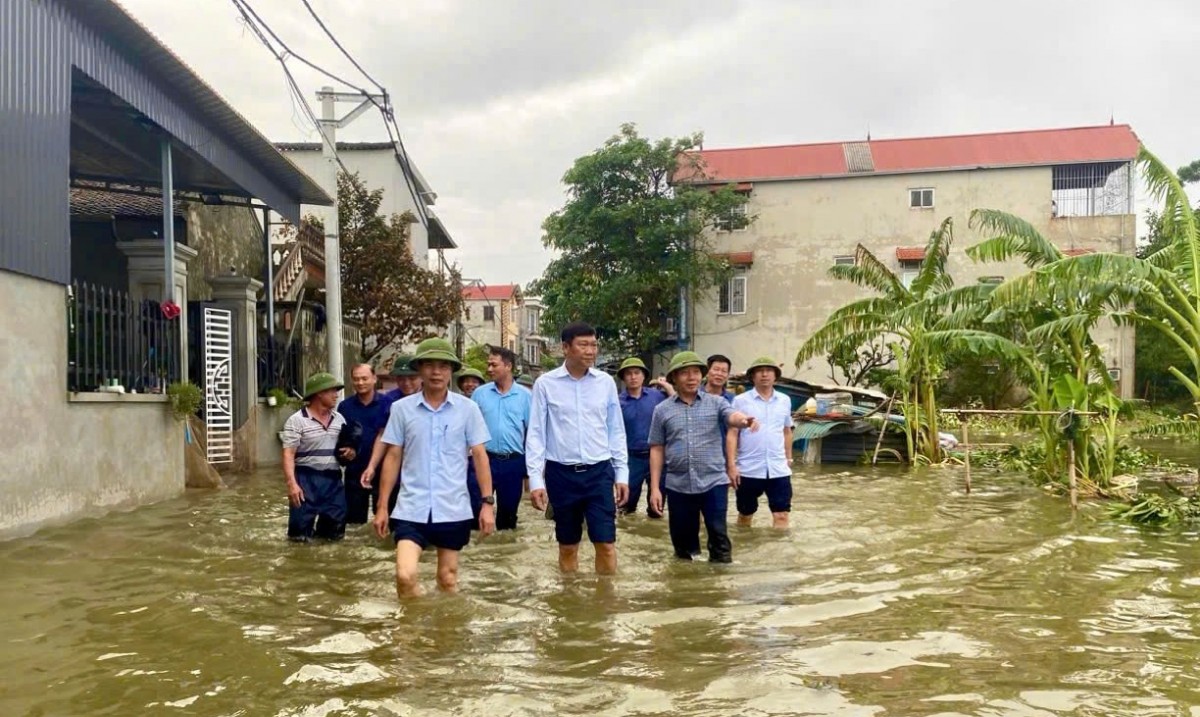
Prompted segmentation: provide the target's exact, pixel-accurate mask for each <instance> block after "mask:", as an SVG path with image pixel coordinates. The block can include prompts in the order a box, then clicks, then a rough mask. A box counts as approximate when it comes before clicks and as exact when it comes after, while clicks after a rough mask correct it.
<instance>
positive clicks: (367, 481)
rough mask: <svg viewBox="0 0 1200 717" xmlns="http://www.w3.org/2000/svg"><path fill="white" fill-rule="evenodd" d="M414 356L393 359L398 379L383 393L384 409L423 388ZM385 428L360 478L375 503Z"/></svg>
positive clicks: (390, 502)
mask: <svg viewBox="0 0 1200 717" xmlns="http://www.w3.org/2000/svg"><path fill="white" fill-rule="evenodd" d="M411 363H412V357H411V356H408V355H406V354H400V355H399V356H397V357H396V358H395V360H393V361H392V371H391V374H392V378H394V379H396V387H395V388H393V389H392V390H391V391H386V392H384V394H383V401H384V411H385V412H387V413H389V414H390V413H391V410H392V404H393V403H395V402H396V401H399V400H400V399H402V398H404V397H405V396H412V395H413V394H415V393H417V392H418V391H420V390H421V377H420V376H419V375H418V374H417V372H416V371H415V370H414V369H413V367H412V365H411ZM383 451H384V445H383V430H382V429H381V430H380V431H379V435H377V436H376V437H375V445H374V446H373V447H372V448H371V460H370V461H368V462H367V467H366V468H364V469H363V471H362V478H361V479H360V480H361V482H362V485H363V486H364V487H366V488H370V489H371V502H372V503H374V502H376V501H377V499H378V498H379V482H378V481H376V480H375V474H376V473H377V472H378V471H379V464H380V463H383ZM398 490H399V486H397V487H396V488H394V489H392V494H391V495H390V496H388V509H387V512H388V515H391V512H392V511H393V510H395V508H396V491H398Z"/></svg>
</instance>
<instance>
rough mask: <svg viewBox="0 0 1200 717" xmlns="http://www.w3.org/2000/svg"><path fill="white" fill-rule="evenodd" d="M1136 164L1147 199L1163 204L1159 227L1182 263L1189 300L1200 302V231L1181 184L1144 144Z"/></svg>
mask: <svg viewBox="0 0 1200 717" xmlns="http://www.w3.org/2000/svg"><path fill="white" fill-rule="evenodd" d="M1137 161H1138V165H1139V166H1140V167H1141V170H1142V177H1143V178H1144V179H1145V184H1146V189H1147V191H1148V192H1149V193H1150V196H1152V197H1154V198H1155V199H1157V200H1158V201H1160V202H1162V213H1161V215H1160V221H1161V227H1162V229H1163V231H1165V232H1166V233H1167V235H1168V236H1170V237H1171V243H1172V245H1174V246H1175V247H1177V250H1176V252H1175V254H1176V255H1177V258H1178V259H1182V261H1183V262H1184V266H1185V270H1186V273H1187V274H1188V279H1189V281H1188V283H1189V284H1190V285H1191V289H1192V291H1191V294H1192V297H1193V299H1194V300H1196V301H1197V302H1200V231H1198V228H1197V224H1196V213H1195V211H1194V210H1193V209H1192V205H1191V201H1190V200H1189V199H1188V195H1187V192H1186V191H1184V188H1183V182H1181V181H1179V177H1178V176H1176V175H1175V173H1174V172H1172V171H1171V169H1170V168H1169V167H1167V165H1165V164H1163V162H1162V160H1160V159H1159V158H1158V157H1156V156H1155V155H1154V154H1152V153H1151V152H1150V150H1148V149H1146V147H1145V145H1143V146H1142V147H1141V148H1140V149H1139V151H1138V159H1137ZM1160 253H1161V252H1160Z"/></svg>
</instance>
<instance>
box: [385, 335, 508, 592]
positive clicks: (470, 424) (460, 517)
mask: <svg viewBox="0 0 1200 717" xmlns="http://www.w3.org/2000/svg"><path fill="white" fill-rule="evenodd" d="M412 365H413V367H414V368H416V370H417V371H419V372H420V374H421V383H422V390H421V392H420V393H418V394H414V395H412V396H407V397H405V398H402V399H400V400H399V401H396V402H395V403H394V404H392V411H391V416H390V417H389V418H388V423H387V427H386V428H385V429H384V431H383V442H384V444H386V445H387V451H386V453H385V454H384V459H383V471H382V472H381V474H380V491H379V498H378V504H377V505H376V508H375V531H376V532H377V533H379V537H381V538H382V537H384V536H386V535H387V534H388V529H389V521H388V514H387V512H386V507H387V496H388V495H389V494H390V493H391V489H392V486H394V485H395V484H396V479H397V477H399V478H400V490H399V497H398V499H397V501H396V508H395V510H394V511H393V512H392V514H391V518H392V520H391V530H392V537H393V538H394V539H395V541H396V593H397V594H398V595H399V596H400V598H401V599H403V598H408V597H416V596H418V595H420V594H421V585H420V583H419V582H418V581H417V567H418V563H419V561H420V559H421V552H422V551H423V550H424V549H425V548H427V547H429V546H430V545H432V546H433V547H435V548H437V584H438V588H440V589H441V590H443V591H445V592H454V591H455V590H456V589H457V587H458V553H459V551H460V550H462V549H463V548H464V547H465V546H466V545H467V543H468V542H470V540H471V529H472V527H473V523H474V520H473V519H472V515H471V499H470V497H469V495H468V492H467V451H468V449H469V450H470V453H471V460H473V461H474V463H475V475H476V477H477V479H478V480H479V486H480V488H481V489H482V492H483V507H482V509H481V511H480V513H479V532H480V534H481V535H490V534H491V533H492V531H493V530H495V527H496V518H495V516H494V515H493V512H492V511H493V507H492V506H494V505H495V502H496V499H495V497H494V496H493V495H492V473H491V470H490V469H489V468H488V461H487V454H486V453H485V452H484V448H483V445H484V443H486V442H487V440H488V438H489V436H488V431H487V425H485V424H484V422H483V415H482V414H481V413H480V412H479V407H478V406H476V405H475V403H474V402H472V401H471V400H470V399H468V398H465V397H463V396H461V395H459V394H456V393H451V392H450V379H451V377H452V376H453V375H454V372H455V371H457V370H458V369H459V368H461V367H462V363H461V362H459V360H458V357H457V356H455V355H454V349H453V348H452V347H451V346H450V343H449V342H448V341H446V340H445V339H438V338H432V339H425V340H424V341H422V342H421V343H420V345H418V346H417V355H416V356H415V357H414V358H413V360H412Z"/></svg>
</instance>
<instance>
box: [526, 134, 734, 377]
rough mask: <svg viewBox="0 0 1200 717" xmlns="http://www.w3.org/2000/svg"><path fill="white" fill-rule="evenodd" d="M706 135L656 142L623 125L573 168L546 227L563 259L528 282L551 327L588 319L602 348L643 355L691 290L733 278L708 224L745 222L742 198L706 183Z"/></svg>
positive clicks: (654, 344)
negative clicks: (702, 152)
mask: <svg viewBox="0 0 1200 717" xmlns="http://www.w3.org/2000/svg"><path fill="white" fill-rule="evenodd" d="M702 139H703V137H702V135H700V134H694V135H689V136H686V137H679V138H666V139H660V140H657V141H651V140H649V139H647V138H644V137H642V136H640V135H639V134H638V132H637V130H636V128H635V127H634V126H633V125H632V124H625V125H622V126H621V129H620V131H619V132H618V133H617V134H616V135H615V136H614V137H612V138H611V139H609V140H608V141H607V142H605V143H604V145H603V146H602V147H600V148H599V149H597V150H596V151H594V152H592V153H591V154H588V155H586V156H584V157H580V158H579V159H577V160H575V163H574V164H573V165H572V167H571V168H570V169H569V170H567V173H566V174H565V175H564V176H563V183H564V184H565V185H566V188H567V202H566V204H565V205H564V206H563V207H562V208H561V209H559V210H558V211H556V212H554V213H553V214H551V215H550V216H549V217H547V218H546V220H545V222H543V224H542V229H543V231H544V232H545V234H544V236H543V238H542V242H543V244H545V246H546V247H547V248H550V249H553V250H555V251H556V252H558V257H557V258H555V259H554V261H552V262H550V265H549V266H548V267H546V270H545V272H544V273H543V274H542V276H541V278H539V279H538V280H537V281H535V282H534V283H533V285H532V286H531V287H530V291H531V292H532V293H536V294H539V295H540V296H541V297H542V300H543V302H544V303H545V307H546V308H545V311H544V312H543V314H542V323H543V326H545V327H546V328H547V331H548V333H550V334H551V335H554V334H556V333H557V331H558V328H559V327H561V326H562V325H563V324H565V323H568V322H570V321H574V320H584V321H588V322H589V323H591V324H593V325H594V326H595V327H596V329H597V331H598V333H599V334H600V336H601V338H602V339H603V341H604V342H605V352H606V353H607V352H609V351H610V350H611V351H612V352H614V353H617V352H620V353H631V354H646V353H649V352H651V351H653V350H654V349H656V348H657V347H658V346H659V345H660V343H661V342H662V338H663V335H662V326H663V320H664V319H666V318H668V317H674V316H676V315H677V314H678V311H679V298H680V294H681V293H682V292H683V291H684V290H685V288H686V289H689V290H691V291H692V292H697V293H698V292H703V291H705V290H709V289H711V288H712V287H714V286H716V285H717V283H718V282H719V281H721V280H722V279H723V278H725V277H726V276H727V272H728V271H729V266H728V264H727V263H726V262H725V261H724V260H723V259H721V258H719V257H717V256H714V255H713V253H712V252H711V247H710V246H709V243H708V241H707V240H706V238H705V230H706V229H709V228H711V227H713V226H714V225H718V224H721V225H723V226H728V227H736V226H741V225H744V224H745V222H746V221H748V220H747V219H746V218H745V216H744V212H742V211H739V210H740V209H741V208H742V207H743V205H744V204H745V201H746V199H745V197H744V196H742V195H740V194H738V193H736V192H735V191H733V189H732V188H730V187H725V188H722V189H720V190H719V191H709V188H708V187H706V186H701V184H702V180H703V178H704V177H706V176H707V175H706V174H705V173H704V167H703V166H702V164H700V161H699V158H698V155H697V154H696V153H695V152H694V150H695V149H696V148H697V147H699V146H700V144H701V141H702Z"/></svg>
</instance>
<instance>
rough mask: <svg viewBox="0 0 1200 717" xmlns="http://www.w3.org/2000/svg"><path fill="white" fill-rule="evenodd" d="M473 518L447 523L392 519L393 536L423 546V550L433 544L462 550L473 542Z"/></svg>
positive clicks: (398, 539)
mask: <svg viewBox="0 0 1200 717" xmlns="http://www.w3.org/2000/svg"><path fill="white" fill-rule="evenodd" d="M473 526H474V521H472V520H455V521H450V522H447V523H433V522H429V523H418V522H416V521H412V520H392V538H393V539H394V540H395V541H396V542H397V543H399V542H400V541H401V540H407V541H409V542H412V543H416V544H417V545H419V546H421V550H424V549H425V548H428V547H429V546H431V545H432V546H433V547H435V548H442V549H444V550H462V549H463V548H465V547H466V546H467V543H469V542H471V528H472V527H473Z"/></svg>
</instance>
